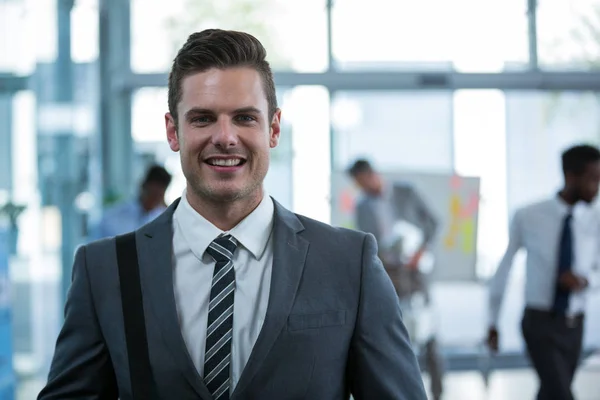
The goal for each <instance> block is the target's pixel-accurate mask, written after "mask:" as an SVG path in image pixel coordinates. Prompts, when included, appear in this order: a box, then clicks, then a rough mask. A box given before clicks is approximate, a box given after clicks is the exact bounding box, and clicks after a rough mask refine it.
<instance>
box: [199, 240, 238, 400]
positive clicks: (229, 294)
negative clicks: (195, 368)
mask: <svg viewBox="0 0 600 400" xmlns="http://www.w3.org/2000/svg"><path fill="white" fill-rule="evenodd" d="M236 247H237V241H236V240H235V239H234V238H233V237H232V236H231V235H223V236H219V237H218V238H216V239H215V240H214V241H213V242H212V243H211V244H210V245H209V246H208V249H206V252H207V253H208V254H209V255H210V256H211V257H212V258H214V259H215V261H216V264H215V272H214V274H213V280H212V288H211V290H210V302H209V306H208V324H207V327H208V328H207V331H206V352H205V353H204V383H205V384H206V386H207V387H208V390H209V391H210V393H211V394H212V395H213V399H214V400H228V399H229V387H230V386H231V381H230V370H231V367H230V359H231V337H232V332H233V297H234V292H235V271H234V270H233V261H232V258H233V253H234V252H235V248H236Z"/></svg>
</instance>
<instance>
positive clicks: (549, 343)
mask: <svg viewBox="0 0 600 400" xmlns="http://www.w3.org/2000/svg"><path fill="white" fill-rule="evenodd" d="M562 168H563V173H564V187H563V189H562V190H561V191H560V192H559V193H558V194H557V195H556V196H553V197H552V198H551V199H548V200H545V201H541V202H538V203H535V204H532V205H529V206H527V207H524V208H522V209H520V210H518V211H517V212H516V213H515V215H514V217H513V220H512V223H511V228H510V238H509V244H508V248H507V250H506V253H505V255H504V257H503V259H502V261H501V263H500V265H499V267H498V270H497V271H496V274H495V276H494V277H493V279H492V280H491V282H490V287H489V306H490V328H489V332H488V345H489V347H490V349H491V350H492V351H493V352H496V351H498V338H499V334H498V330H497V322H498V315H499V312H500V306H501V303H502V298H503V294H504V290H505V287H506V283H507V280H508V277H509V272H510V268H511V265H512V261H513V257H514V256H515V254H516V253H517V251H518V250H519V249H521V248H524V249H525V250H526V251H527V267H526V268H527V269H526V284H525V303H526V307H525V312H524V314H523V319H522V323H521V329H522V333H523V337H524V339H525V344H526V347H527V353H528V355H529V358H530V360H531V362H532V364H533V367H534V368H535V370H536V372H537V375H538V377H539V380H540V387H539V391H538V395H537V399H538V400H544V399H560V400H571V399H573V394H572V393H571V383H572V381H573V378H574V376H575V371H576V368H577V364H578V360H579V357H580V355H581V347H582V338H583V324H584V312H585V304H586V296H587V292H588V291H589V288H590V286H596V282H595V281H594V280H593V278H596V276H595V272H596V271H595V269H596V267H597V260H598V257H597V256H598V254H599V253H598V252H599V250H600V214H598V212H597V210H595V209H594V208H593V207H591V206H590V204H591V203H592V202H593V201H594V200H595V198H596V196H597V194H598V187H599V184H600V151H599V150H598V149H597V148H595V147H593V146H588V145H578V146H574V147H571V148H570V149H568V150H566V151H565V152H564V153H563V154H562Z"/></svg>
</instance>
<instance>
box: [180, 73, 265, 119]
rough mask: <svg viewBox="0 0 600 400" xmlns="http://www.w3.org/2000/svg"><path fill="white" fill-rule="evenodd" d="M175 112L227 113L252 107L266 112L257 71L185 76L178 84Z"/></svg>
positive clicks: (262, 90) (263, 94)
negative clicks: (211, 111) (193, 110)
mask: <svg viewBox="0 0 600 400" xmlns="http://www.w3.org/2000/svg"><path fill="white" fill-rule="evenodd" d="M181 89H182V90H181V92H182V93H181V102H180V103H179V105H178V108H179V111H180V112H183V113H185V112H186V111H187V110H188V109H190V108H204V109H209V110H213V111H215V112H227V111H230V110H234V109H237V108H242V107H249V106H253V107H256V108H258V109H259V110H262V111H265V112H266V110H267V99H266V96H265V92H264V89H263V85H262V80H261V77H260V74H259V73H258V71H256V70H255V69H253V68H247V67H239V68H227V69H217V68H212V69H209V70H208V71H204V72H198V73H195V74H191V75H188V76H186V77H185V78H184V79H183V80H182V82H181Z"/></svg>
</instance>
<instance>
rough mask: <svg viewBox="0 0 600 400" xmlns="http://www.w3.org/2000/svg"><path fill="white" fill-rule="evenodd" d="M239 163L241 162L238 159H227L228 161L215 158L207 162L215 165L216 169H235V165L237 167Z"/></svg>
mask: <svg viewBox="0 0 600 400" xmlns="http://www.w3.org/2000/svg"><path fill="white" fill-rule="evenodd" d="M241 162H242V160H240V159H239V158H228V159H222V158H215V159H212V160H209V163H210V164H212V165H216V166H218V167H235V166H236V165H239V164H240V163H241Z"/></svg>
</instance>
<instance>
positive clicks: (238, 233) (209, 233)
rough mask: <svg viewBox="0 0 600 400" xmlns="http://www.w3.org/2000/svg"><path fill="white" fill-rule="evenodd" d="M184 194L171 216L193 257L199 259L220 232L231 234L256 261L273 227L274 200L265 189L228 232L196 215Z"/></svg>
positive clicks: (262, 251) (184, 193) (184, 192)
mask: <svg viewBox="0 0 600 400" xmlns="http://www.w3.org/2000/svg"><path fill="white" fill-rule="evenodd" d="M186 194H187V192H186V190H184V191H183V194H182V196H181V200H180V203H179V206H178V207H177V209H176V210H175V215H174V217H175V219H176V221H177V223H178V224H179V226H180V228H181V231H182V232H183V235H184V237H185V238H186V240H187V241H188V244H189V245H190V247H191V249H192V252H193V253H194V254H195V255H196V257H198V258H199V259H202V257H203V255H204V252H205V251H206V249H207V248H208V246H209V245H210V243H211V242H212V241H213V240H215V239H216V238H217V237H218V236H219V235H221V234H223V233H229V234H231V235H232V236H233V237H234V238H235V239H237V241H238V242H239V243H240V244H241V245H242V246H244V247H245V248H246V249H247V250H248V251H249V252H250V253H252V255H253V256H254V257H255V258H256V259H257V260H259V259H260V258H261V257H262V256H263V254H264V252H265V250H266V248H267V243H268V242H269V237H270V236H271V231H272V229H273V218H274V212H275V206H274V205H273V200H272V199H271V197H269V196H268V194H267V193H266V192H265V193H264V195H263V199H262V200H261V202H260V203H259V205H258V206H257V207H256V208H255V209H254V210H253V211H252V212H251V213H250V214H248V216H246V218H244V219H243V220H242V221H241V222H240V223H239V224H237V225H236V226H235V227H234V228H233V229H231V230H230V231H228V232H224V231H222V230H220V229H219V228H217V227H216V226H214V225H213V224H212V223H211V222H209V221H208V220H207V219H206V218H204V217H203V216H202V215H200V214H198V213H197V212H196V210H194V209H193V208H192V206H191V205H190V203H189V202H188V201H187V196H186Z"/></svg>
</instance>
